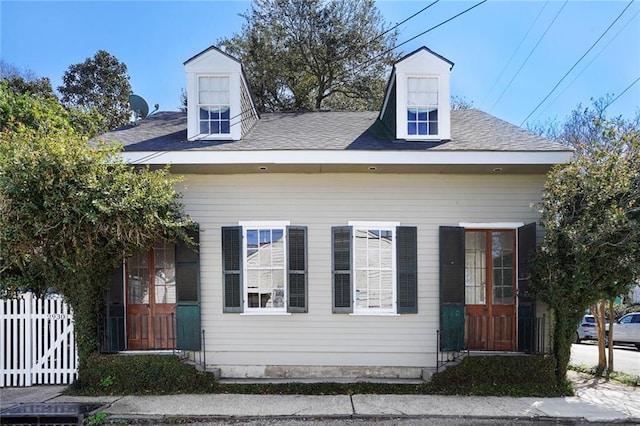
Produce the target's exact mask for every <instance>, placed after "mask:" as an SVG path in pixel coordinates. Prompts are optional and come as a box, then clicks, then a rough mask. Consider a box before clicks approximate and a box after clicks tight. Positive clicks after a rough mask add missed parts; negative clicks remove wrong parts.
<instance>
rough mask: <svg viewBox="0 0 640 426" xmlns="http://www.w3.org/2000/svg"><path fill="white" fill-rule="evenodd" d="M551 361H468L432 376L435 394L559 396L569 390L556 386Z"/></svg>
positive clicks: (494, 358)
mask: <svg viewBox="0 0 640 426" xmlns="http://www.w3.org/2000/svg"><path fill="white" fill-rule="evenodd" d="M554 362H555V361H554V359H553V358H551V357H547V356H525V355H522V356H486V357H476V356H473V357H467V358H464V359H463V360H462V362H461V363H460V364H458V365H457V366H455V367H454V368H449V369H447V370H445V371H444V372H442V373H440V374H436V375H434V376H433V379H432V380H431V382H430V385H431V390H432V392H433V393H437V394H448V395H451V394H456V395H495V396H545V397H549V396H560V395H570V394H572V393H573V392H572V390H571V386H570V385H569V384H568V383H565V384H564V386H558V385H556V378H555V365H554Z"/></svg>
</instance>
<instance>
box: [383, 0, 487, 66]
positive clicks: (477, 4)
mask: <svg viewBox="0 0 640 426" xmlns="http://www.w3.org/2000/svg"><path fill="white" fill-rule="evenodd" d="M486 2H487V0H482V1H481V2H478V3H476V4H474V5H473V6H471V7H470V8H468V9H465V10H463V11H462V12H460V13H458V14H457V15H454V16H452V17H451V18H449V19H447V20H446V21H442V22H440V23H439V24H438V25H435V26H433V27H431V28H429V29H428V30H426V31H423V32H421V33H420V34H418V35H417V36H414V37H411V38H410V39H409V40H407V41H403V42H402V43H400V44H398V45H396V46H395V47H394V48H393V49H391V50H394V49H397V48H398V47H400V46H403V45H405V44H407V43H409V42H410V41H413V40H415V39H417V38H418V37H422V36H423V35H425V34H426V33H428V32H430V31H433V30H435V29H436V28H438V27H440V26H442V25H444V24H446V23H447V22H449V21H453V20H454V19H456V18H457V17H458V16H460V15H464V14H465V13H467V12H469V11H470V10H471V9H475V8H476V7H478V6H480V5H481V4H483V3H486ZM385 53H387V52H385ZM373 59H375V58H373Z"/></svg>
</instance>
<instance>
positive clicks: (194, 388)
mask: <svg viewBox="0 0 640 426" xmlns="http://www.w3.org/2000/svg"><path fill="white" fill-rule="evenodd" d="M553 362H554V361H553V358H551V357H542V356H489V357H467V358H465V359H463V360H462V362H461V363H460V364H459V365H456V366H453V367H450V368H448V369H446V370H445V371H443V372H441V373H438V374H435V375H434V376H433V378H432V380H431V381H430V382H426V383H421V384H393V383H255V384H221V383H219V382H217V381H216V380H215V379H214V376H213V374H211V373H207V372H199V371H197V370H196V369H195V368H194V367H193V366H192V365H188V364H185V363H183V362H182V361H181V360H180V358H178V357H177V356H166V355H95V356H91V357H90V358H89V360H88V364H87V365H86V368H85V371H86V373H87V374H86V375H85V376H83V380H84V381H83V382H79V381H77V382H76V383H74V384H73V385H72V386H71V387H70V388H69V390H68V392H69V393H73V394H76V395H105V394H107V395H127V394H131V395H144V394H156V395H162V394H178V393H238V394H276V395H354V394H416V395H417V394H442V395H498V396H544V397H549V396H560V395H570V394H572V391H571V388H570V387H569V386H565V387H564V388H560V387H558V386H556V384H555V375H554V365H553Z"/></svg>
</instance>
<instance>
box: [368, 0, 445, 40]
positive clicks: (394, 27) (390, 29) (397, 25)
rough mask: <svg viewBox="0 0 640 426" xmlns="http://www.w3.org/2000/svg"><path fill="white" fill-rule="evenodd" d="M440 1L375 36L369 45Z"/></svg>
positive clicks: (437, 0) (436, 0)
mask: <svg viewBox="0 0 640 426" xmlns="http://www.w3.org/2000/svg"><path fill="white" fill-rule="evenodd" d="M439 1H440V0H435V1H434V2H433V3H430V4H428V5H427V6H425V7H423V8H422V9H420V10H419V11H417V12H416V13H414V14H413V15H411V16H409V17H408V18H407V19H405V20H404V21H402V22H399V23H397V24H396V25H395V26H393V27H391V28H389V29H388V30H387V31H385V32H383V33H382V34H380V35H379V36H377V37H376V38H374V39H373V40H371V41H370V42H369V43H367V44H370V43H373V42H374V41H376V40H378V39H379V38H380V37H382V36H384V35H385V34H387V33H388V32H390V31H393V30H395V29H396V28H398V27H399V26H400V25H402V24H404V23H405V22H408V21H410V20H412V19H413V18H415V17H416V16H418V15H420V14H421V13H422V12H424V11H425V10H427V9H429V8H430V7H431V6H433V5H434V4H436V3H438V2H439Z"/></svg>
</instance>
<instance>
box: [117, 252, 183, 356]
mask: <svg viewBox="0 0 640 426" xmlns="http://www.w3.org/2000/svg"><path fill="white" fill-rule="evenodd" d="M175 312H176V266H175V246H174V244H170V243H166V242H163V241H160V242H157V243H156V244H155V245H154V247H153V249H152V250H149V251H148V252H144V253H138V254H136V255H134V256H131V257H130V258H129V259H128V261H127V321H126V323H127V349H132V350H133V349H142V350H144V349H173V348H175V336H176V331H175V330H176V327H175V323H176V322H175Z"/></svg>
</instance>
